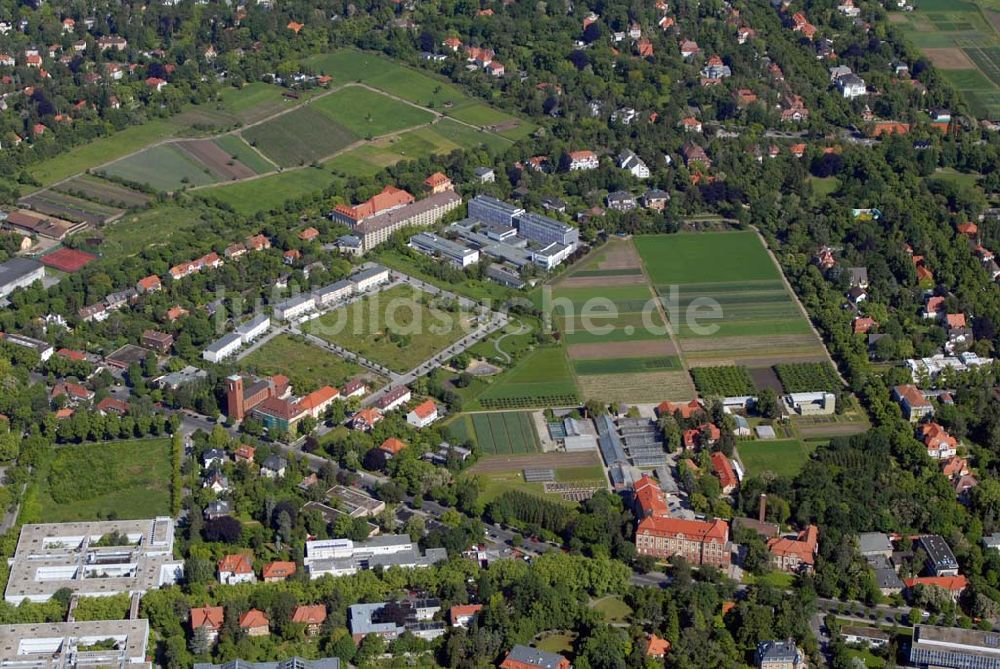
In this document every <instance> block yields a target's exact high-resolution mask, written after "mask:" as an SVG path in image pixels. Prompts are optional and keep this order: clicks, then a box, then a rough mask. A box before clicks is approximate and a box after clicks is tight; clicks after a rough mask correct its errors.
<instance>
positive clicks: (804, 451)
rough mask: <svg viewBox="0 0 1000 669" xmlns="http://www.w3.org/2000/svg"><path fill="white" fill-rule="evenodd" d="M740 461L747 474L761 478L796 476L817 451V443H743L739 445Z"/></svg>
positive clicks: (779, 440) (776, 441)
mask: <svg viewBox="0 0 1000 669" xmlns="http://www.w3.org/2000/svg"><path fill="white" fill-rule="evenodd" d="M736 448H737V450H738V451H739V454H740V461H742V462H743V465H744V466H745V467H746V469H747V474H749V475H751V476H759V475H761V474H763V473H764V472H771V473H772V474H774V475H776V476H788V477H791V476H795V475H796V474H798V473H799V470H800V469H802V465H804V464H805V463H806V461H807V460H808V459H809V456H810V455H811V454H812V452H813V451H814V450H815V449H816V444H815V443H809V442H804V441H800V440H799V439H775V440H772V441H741V442H739V443H738V444H737V447H736Z"/></svg>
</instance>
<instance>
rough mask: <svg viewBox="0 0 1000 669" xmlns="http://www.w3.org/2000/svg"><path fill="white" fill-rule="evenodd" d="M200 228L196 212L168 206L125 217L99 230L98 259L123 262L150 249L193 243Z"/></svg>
mask: <svg viewBox="0 0 1000 669" xmlns="http://www.w3.org/2000/svg"><path fill="white" fill-rule="evenodd" d="M202 225H205V222H204V220H203V219H202V218H201V215H200V213H199V212H198V211H197V210H196V209H191V208H188V207H179V206H176V205H169V204H168V205H164V206H160V207H156V208H153V209H148V210H145V211H141V212H139V213H136V214H132V215H126V216H124V217H122V218H120V219H118V220H117V221H115V222H114V223H110V224H108V225H106V226H104V227H103V228H102V232H103V233H104V243H103V244H102V245H101V249H100V251H101V255H102V256H103V257H104V258H125V257H128V256H133V255H136V254H137V253H139V252H140V251H143V250H144V249H149V248H151V247H154V246H165V245H167V244H182V243H184V242H185V241H190V242H196V241H197V240H198V238H199V237H198V229H199V228H200V227H201V226H202ZM151 240H155V241H151Z"/></svg>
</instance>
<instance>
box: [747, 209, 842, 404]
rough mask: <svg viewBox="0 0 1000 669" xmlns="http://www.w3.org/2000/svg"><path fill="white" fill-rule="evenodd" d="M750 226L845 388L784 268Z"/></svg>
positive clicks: (821, 337) (835, 364)
mask: <svg viewBox="0 0 1000 669" xmlns="http://www.w3.org/2000/svg"><path fill="white" fill-rule="evenodd" d="M750 228H751V229H752V230H753V231H754V233H756V235H757V238H758V239H759V240H760V243H761V244H763V245H764V250H765V251H766V252H767V255H768V257H769V258H770V259H771V262H772V263H774V267H775V269H777V270H778V274H780V275H781V281H782V283H784V284H785V290H787V291H788V294H789V295H791V297H792V299H793V300H794V301H795V305H796V306H797V307H798V308H799V313H801V314H802V317H803V318H805V319H806V322H807V323H808V324H809V329H810V330H811V331H812V333H813V335H814V336H815V337H816V339H817V341H818V343H819V345H820V347H821V348H822V349H823V355H824V356H825V357H826V360H827V362H829V363H830V364H831V365H832V366H833V371H834V372H836V373H837V378H838V379H840V383H841V384H842V385H843V387H845V388H846V387H848V383H847V380H846V379H845V378H844V375H843V374H841V373H840V368H839V367H838V366H837V363H836V361H835V360H834V359H833V356H832V355H830V350H829V349H828V348H827V347H826V342H825V341H823V336H822V335H820V333H819V330H817V329H816V325H815V324H814V323H813V321H812V318H811V317H810V316H809V312H808V311H807V310H806V308H805V306H804V305H803V304H802V301H801V300H799V296H798V293H796V292H795V291H794V290H793V289H792V284H791V283H789V281H788V277H786V276H785V270H784V269H782V267H781V263H779V262H778V258H777V256H775V255H774V251H772V250H771V247H770V246H768V245H767V240H766V239H764V235H762V234H760V230H758V229H757V226H754V225H751V226H750Z"/></svg>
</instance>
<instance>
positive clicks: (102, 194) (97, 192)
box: [52, 174, 153, 209]
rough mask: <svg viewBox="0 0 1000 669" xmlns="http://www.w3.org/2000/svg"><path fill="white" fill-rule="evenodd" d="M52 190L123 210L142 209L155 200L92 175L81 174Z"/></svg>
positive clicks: (147, 195) (146, 194) (145, 194)
mask: <svg viewBox="0 0 1000 669" xmlns="http://www.w3.org/2000/svg"><path fill="white" fill-rule="evenodd" d="M52 190H56V191H59V192H60V193H70V194H73V195H77V196H78V197H84V198H86V199H88V200H92V201H94V202H100V203H102V204H106V205H108V206H111V207H120V208H122V209H130V208H133V207H142V206H145V205H147V204H149V202H150V200H152V199H153V197H152V196H151V195H149V194H148V193H143V192H141V191H137V190H134V189H132V188H127V187H125V186H122V185H121V184H117V183H114V182H113V181H108V180H107V179H101V178H100V177H96V176H93V175H90V174H81V175H80V176H78V177H74V178H73V179H70V180H69V181H64V182H62V183H60V184H59V185H57V186H53V187H52Z"/></svg>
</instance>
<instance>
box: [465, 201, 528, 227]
mask: <svg viewBox="0 0 1000 669" xmlns="http://www.w3.org/2000/svg"><path fill="white" fill-rule="evenodd" d="M523 213H524V209H522V208H521V207H518V206H517V205H514V204H510V203H509V202H504V201H503V200H498V199H496V198H495V197H490V196H489V195H477V196H476V197H474V198H472V199H471V200H469V218H474V219H476V220H477V221H482V222H483V223H489V224H491V225H497V226H503V227H508V228H513V227H514V219H516V218H517V217H518V216H520V215H521V214H523Z"/></svg>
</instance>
